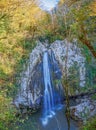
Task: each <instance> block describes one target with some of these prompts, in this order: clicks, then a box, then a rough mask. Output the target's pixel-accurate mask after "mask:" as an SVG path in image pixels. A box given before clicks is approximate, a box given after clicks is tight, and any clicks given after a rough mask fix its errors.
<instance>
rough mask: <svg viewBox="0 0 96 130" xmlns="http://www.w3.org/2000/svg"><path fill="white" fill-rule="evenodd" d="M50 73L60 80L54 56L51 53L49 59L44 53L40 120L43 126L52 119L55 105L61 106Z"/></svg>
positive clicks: (46, 53)
mask: <svg viewBox="0 0 96 130" xmlns="http://www.w3.org/2000/svg"><path fill="white" fill-rule="evenodd" d="M50 62H52V63H50ZM56 66H57V67H56ZM52 73H54V75H57V73H58V74H59V78H60V79H61V72H60V70H59V68H58V65H57V63H56V61H55V57H54V54H53V53H52V55H51V57H49V54H48V52H47V51H46V52H45V53H44V55H43V79H44V96H43V97H44V98H43V118H42V124H43V125H46V124H47V122H48V118H52V117H53V116H54V115H55V110H56V109H57V105H61V102H60V101H59V102H58V99H60V94H58V92H56V90H55V88H54V85H53V76H52ZM58 87H59V88H60V84H58ZM60 89H61V88H60ZM59 92H60V91H59ZM59 107H60V106H59Z"/></svg>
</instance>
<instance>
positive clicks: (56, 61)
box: [14, 40, 85, 109]
mask: <svg viewBox="0 0 96 130" xmlns="http://www.w3.org/2000/svg"><path fill="white" fill-rule="evenodd" d="M67 45H68V48H69V49H68V67H69V68H70V67H71V66H72V65H73V63H74V62H77V63H78V66H79V75H80V86H82V87H83V86H84V85H85V58H84V57H83V55H82V54H81V50H80V48H78V47H77V45H76V43H69V42H68V41H67V40H64V41H59V40H57V41H55V42H54V43H52V44H51V45H50V46H49V45H48V43H40V42H38V44H37V46H36V47H35V48H34V49H33V50H32V53H30V57H29V61H28V63H27V67H26V68H25V69H24V71H23V72H22V73H21V79H20V90H19V91H18V94H17V97H16V98H15V100H14V104H15V106H16V107H17V108H20V105H23V106H24V107H25V108H26V107H29V108H30V109H39V108H40V107H41V102H42V97H43V90H44V84H43V74H42V73H43V72H42V57H43V54H44V52H45V51H46V50H47V51H48V53H49V55H50V57H51V58H50V63H51V65H50V69H51V72H52V78H53V80H54V83H53V85H54V86H55V88H56V91H60V90H61V88H62V84H61V82H60V80H61V78H62V73H64V70H65V57H66V51H67ZM62 92H63V90H61V93H62ZM57 96H58V95H57Z"/></svg>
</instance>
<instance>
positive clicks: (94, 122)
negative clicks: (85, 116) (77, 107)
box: [81, 117, 96, 130]
mask: <svg viewBox="0 0 96 130" xmlns="http://www.w3.org/2000/svg"><path fill="white" fill-rule="evenodd" d="M81 130H96V117H94V118H92V119H90V120H89V121H87V123H86V125H85V126H83V128H81Z"/></svg>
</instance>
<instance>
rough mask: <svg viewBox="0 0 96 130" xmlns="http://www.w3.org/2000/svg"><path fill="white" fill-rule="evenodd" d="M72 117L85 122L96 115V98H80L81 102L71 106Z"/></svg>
mask: <svg viewBox="0 0 96 130" xmlns="http://www.w3.org/2000/svg"><path fill="white" fill-rule="evenodd" d="M70 114H71V118H72V119H74V120H76V121H82V122H85V121H86V120H88V119H89V118H91V117H92V116H94V115H96V100H92V99H90V98H88V99H87V98H85V99H81V100H80V99H79V104H78V105H76V106H73V107H70Z"/></svg>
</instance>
